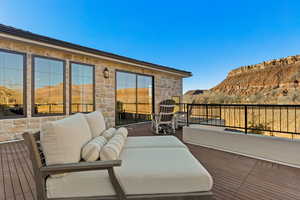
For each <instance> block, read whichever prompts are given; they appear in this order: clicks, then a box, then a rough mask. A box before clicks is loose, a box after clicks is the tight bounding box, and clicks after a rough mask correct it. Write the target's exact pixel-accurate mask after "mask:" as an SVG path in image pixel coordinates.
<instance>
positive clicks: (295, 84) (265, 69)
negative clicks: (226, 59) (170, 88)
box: [184, 55, 300, 104]
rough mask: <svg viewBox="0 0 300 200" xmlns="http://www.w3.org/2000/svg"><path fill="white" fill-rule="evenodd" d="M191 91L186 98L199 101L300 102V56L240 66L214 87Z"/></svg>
mask: <svg viewBox="0 0 300 200" xmlns="http://www.w3.org/2000/svg"><path fill="white" fill-rule="evenodd" d="M191 93H193V91H189V92H187V93H186V94H185V95H184V99H188V98H192V99H193V100H196V101H197V102H199V103H287V104H288V103H300V55H296V56H289V57H286V58H281V59H276V60H271V61H265V62H262V63H259V64H256V65H249V66H242V67H239V68H237V69H234V70H232V71H230V72H229V73H228V76H227V77H226V78H225V80H223V81H222V82H221V83H219V84H217V85H216V86H215V87H213V88H211V89H210V90H208V91H206V92H204V93H202V94H197V95H192V96H191ZM189 101H192V100H191V99H189Z"/></svg>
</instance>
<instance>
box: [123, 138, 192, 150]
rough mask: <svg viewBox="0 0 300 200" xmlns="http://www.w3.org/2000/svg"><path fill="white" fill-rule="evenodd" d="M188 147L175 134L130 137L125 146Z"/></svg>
mask: <svg viewBox="0 0 300 200" xmlns="http://www.w3.org/2000/svg"><path fill="white" fill-rule="evenodd" d="M157 147H164V148H173V147H179V148H186V149H187V146H186V145H185V144H183V143H182V142H181V141H180V140H179V139H178V138H177V137H174V136H137V137H128V138H127V140H126V143H125V146H124V148H157Z"/></svg>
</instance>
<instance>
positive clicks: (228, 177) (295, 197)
mask: <svg viewBox="0 0 300 200" xmlns="http://www.w3.org/2000/svg"><path fill="white" fill-rule="evenodd" d="M128 129H129V135H131V136H147V135H152V133H151V131H150V127H149V125H148V124H139V125H132V126H129V127H128ZM176 136H177V137H178V138H180V139H181V138H182V134H181V131H177V133H176ZM188 147H189V149H190V151H191V152H192V153H193V155H194V156H195V157H196V158H197V159H198V160H199V161H200V162H201V163H202V165H203V166H204V167H205V168H206V169H207V170H208V171H209V173H210V174H211V175H212V177H213V179H214V187H213V192H214V199H215V200H299V199H300V169H297V168H292V167H287V166H283V165H279V164H275V163H271V162H267V161H262V160H257V159H253V158H248V157H245V156H241V155H237V154H232V153H227V152H222V151H218V150H213V149H209V148H205V147H200V146H196V145H188ZM34 196H35V185H34V180H33V171H32V167H31V162H30V160H29V156H28V151H27V149H26V146H25V144H24V142H15V143H7V144H0V200H19V199H20V200H32V199H34Z"/></svg>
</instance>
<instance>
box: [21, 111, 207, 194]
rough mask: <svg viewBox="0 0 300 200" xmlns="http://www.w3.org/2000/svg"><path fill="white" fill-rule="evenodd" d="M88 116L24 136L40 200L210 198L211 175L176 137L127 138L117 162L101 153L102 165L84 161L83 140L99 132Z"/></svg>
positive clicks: (72, 117)
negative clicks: (82, 156)
mask: <svg viewBox="0 0 300 200" xmlns="http://www.w3.org/2000/svg"><path fill="white" fill-rule="evenodd" d="M100 114H101V113H100ZM92 115H94V116H93V117H94V121H93V120H88V119H86V117H85V116H84V114H75V115H73V116H71V117H68V118H66V119H63V120H59V121H55V122H49V123H50V124H49V123H48V125H46V127H44V128H42V131H41V133H36V134H29V133H24V134H23V136H24V139H25V141H26V143H27V146H28V148H29V151H30V156H31V160H32V165H33V169H34V175H35V181H36V187H37V194H38V199H211V197H212V193H211V192H210V190H211V189H212V184H213V182H212V178H211V176H210V175H209V173H208V172H207V171H206V169H205V168H204V167H203V166H202V165H201V164H200V163H199V161H198V160H196V159H195V158H194V156H193V155H192V154H191V153H190V151H189V150H188V148H187V147H186V146H185V145H184V144H183V143H182V142H181V141H180V140H178V139H177V138H176V137H174V136H152V137H151V136H146V137H128V138H127V139H126V140H125V143H124V145H123V147H122V149H121V151H120V154H119V155H118V159H117V160H107V159H106V160H102V157H101V155H102V154H101V153H100V159H101V160H100V161H93V162H83V161H82V158H81V155H80V154H81V151H82V149H83V148H84V147H83V146H84V145H87V144H88V143H89V141H82V140H90V141H91V140H92V138H93V134H94V133H95V130H97V128H98V129H99V126H98V125H97V124H96V125H95V124H94V125H93V124H91V122H96V120H95V116H97V117H98V118H99V116H100V115H99V112H98V113H96V114H92ZM99 120H103V117H102V114H101V117H100V118H99ZM87 122H89V123H87ZM87 124H88V125H87ZM100 124H101V123H100ZM102 124H103V123H102ZM97 126H98V127H97ZM89 131H90V132H91V133H89V134H88V133H87V132H89ZM93 132H94V133H93ZM86 135H89V136H90V137H91V138H90V137H87V136H86ZM116 137H118V138H119V139H120V138H121V137H120V136H116ZM111 140H113V139H111ZM121 140H122V138H121ZM108 144H110V143H109V141H108V142H107V144H105V145H104V146H103V149H105V146H106V145H108ZM80 145H81V146H80ZM108 146H109V145H108ZM101 151H102V150H101ZM78 152H79V155H77V154H78ZM110 153H114V151H111V152H110ZM103 155H104V154H103ZM107 155H108V154H107Z"/></svg>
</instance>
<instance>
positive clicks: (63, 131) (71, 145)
mask: <svg viewBox="0 0 300 200" xmlns="http://www.w3.org/2000/svg"><path fill="white" fill-rule="evenodd" d="M91 138H92V136H91V132H90V128H89V125H88V123H87V121H86V119H85V117H84V115H83V114H81V113H77V114H75V115H72V116H70V117H68V118H64V119H62V120H58V121H53V122H48V123H46V124H44V125H42V129H41V145H42V148H43V152H44V154H45V158H46V164H47V165H53V164H63V163H77V162H79V161H80V160H81V148H82V147H83V145H85V144H86V143H87V142H88V141H89V140H90V139H91Z"/></svg>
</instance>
